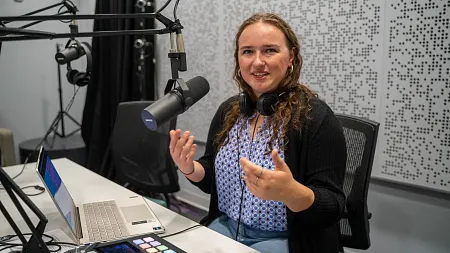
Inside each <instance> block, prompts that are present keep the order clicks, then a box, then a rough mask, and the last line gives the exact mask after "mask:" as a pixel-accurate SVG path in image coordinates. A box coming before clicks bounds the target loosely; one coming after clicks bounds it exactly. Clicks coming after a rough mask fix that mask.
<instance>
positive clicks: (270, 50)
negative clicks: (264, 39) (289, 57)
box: [266, 48, 277, 53]
mask: <svg viewBox="0 0 450 253" xmlns="http://www.w3.org/2000/svg"><path fill="white" fill-rule="evenodd" d="M276 52H277V50H275V49H274V48H268V49H266V53H276Z"/></svg>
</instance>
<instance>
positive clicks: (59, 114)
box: [56, 43, 66, 138]
mask: <svg viewBox="0 0 450 253" xmlns="http://www.w3.org/2000/svg"><path fill="white" fill-rule="evenodd" d="M56 53H59V44H58V43H56ZM56 66H57V67H58V94H59V112H58V116H59V117H60V120H61V138H64V137H66V133H65V127H64V115H63V97H62V86H61V66H60V65H59V64H58V63H56Z"/></svg>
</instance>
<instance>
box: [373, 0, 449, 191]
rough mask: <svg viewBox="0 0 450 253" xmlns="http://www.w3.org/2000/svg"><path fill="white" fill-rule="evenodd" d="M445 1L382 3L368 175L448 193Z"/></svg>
mask: <svg viewBox="0 0 450 253" xmlns="http://www.w3.org/2000/svg"><path fill="white" fill-rule="evenodd" d="M449 12H450V1H448V0H447V1H427V0H420V1H417V0H395V1H387V2H386V19H385V31H384V36H385V38H384V42H385V47H384V50H385V55H384V60H383V73H382V74H383V78H384V81H383V83H384V89H383V96H381V100H382V103H381V104H382V106H381V108H380V113H381V115H382V118H381V122H382V131H381V132H380V136H379V142H378V143H379V146H378V151H379V152H378V157H377V160H378V166H377V167H376V168H375V169H374V173H373V175H375V176H378V177H383V178H387V179H391V180H396V181H401V182H406V183H411V184H416V185H421V186H425V187H429V188H433V189H438V190H443V191H449V190H450V127H449V122H450V75H449V74H450V73H449V70H450V39H449V19H450V13H449Z"/></svg>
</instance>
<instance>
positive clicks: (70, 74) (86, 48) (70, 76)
mask: <svg viewBox="0 0 450 253" xmlns="http://www.w3.org/2000/svg"><path fill="white" fill-rule="evenodd" d="M71 41H74V42H75V43H70V42H71ZM71 41H69V42H68V43H67V45H66V48H68V47H75V49H76V50H77V52H78V55H79V56H82V55H83V54H86V60H87V65H86V72H79V71H78V70H76V69H72V67H71V66H70V62H68V63H67V74H66V77H67V81H69V83H71V84H74V85H77V86H80V87H83V86H86V85H88V84H89V81H90V80H91V73H92V55H91V46H90V45H89V44H88V43H87V42H82V43H80V42H79V41H78V40H75V39H72V40H71ZM77 58H78V57H77Z"/></svg>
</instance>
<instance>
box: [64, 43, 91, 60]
mask: <svg viewBox="0 0 450 253" xmlns="http://www.w3.org/2000/svg"><path fill="white" fill-rule="evenodd" d="M82 43H83V44H85V45H86V46H88V47H89V48H90V47H91V46H90V45H89V44H88V43H87V42H82ZM85 54H86V52H85V51H84V49H83V47H82V46H81V45H78V44H77V43H73V44H72V45H70V46H68V47H67V48H64V50H62V51H61V52H58V53H56V55H55V60H56V61H57V62H58V63H59V64H61V65H62V64H66V63H68V62H71V61H73V60H76V59H78V58H80V57H81V56H83V55H85Z"/></svg>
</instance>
